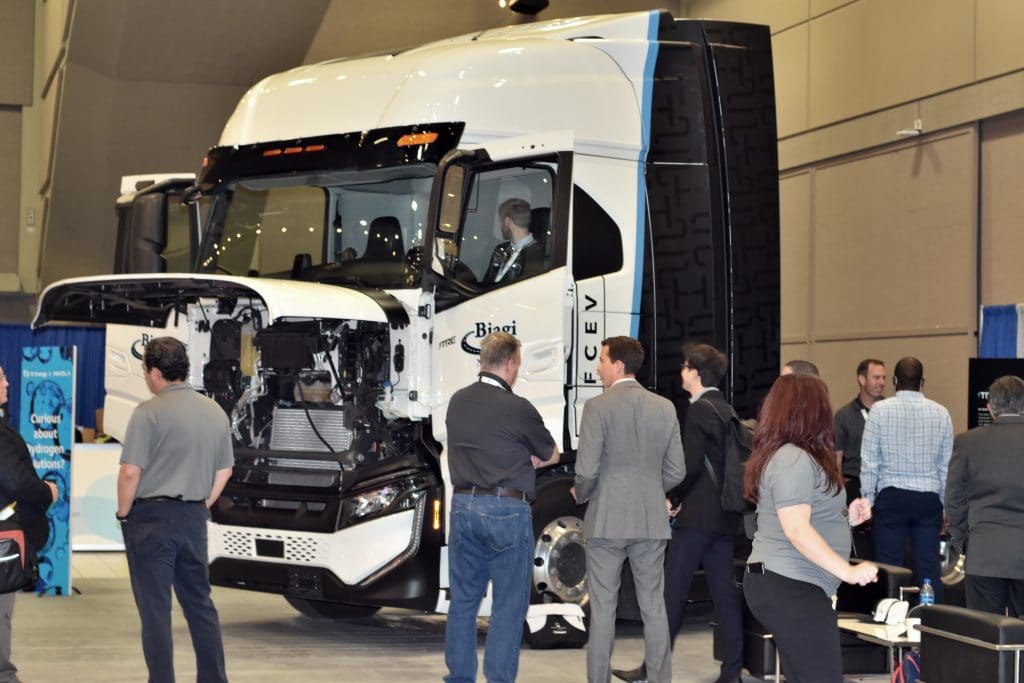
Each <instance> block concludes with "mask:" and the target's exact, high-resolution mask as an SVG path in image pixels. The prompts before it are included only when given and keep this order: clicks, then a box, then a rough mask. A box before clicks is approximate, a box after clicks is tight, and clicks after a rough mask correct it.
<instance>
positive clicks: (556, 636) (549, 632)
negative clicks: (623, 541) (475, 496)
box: [523, 475, 588, 650]
mask: <svg viewBox="0 0 1024 683" xmlns="http://www.w3.org/2000/svg"><path fill="white" fill-rule="evenodd" d="M572 485H573V480H572V478H571V477H568V476H559V475H556V476H550V477H547V478H544V479H541V480H540V481H538V482H537V497H536V500H535V501H534V503H533V535H534V539H535V543H534V560H533V576H532V581H531V589H530V604H533V605H536V604H550V603H575V604H578V605H580V606H581V607H582V608H583V610H584V617H583V624H582V630H580V628H579V624H578V623H574V622H573V619H566V618H565V617H563V616H558V615H550V616H548V617H547V620H546V622H545V623H544V626H543V628H541V629H540V630H538V631H536V632H531V631H530V629H529V627H528V625H526V624H524V627H523V638H524V640H525V641H526V644H527V645H529V646H530V648H532V649H535V650H547V649H551V648H581V647H583V646H584V645H585V644H586V642H587V630H586V629H587V621H588V620H587V609H588V605H587V592H586V569H587V563H586V555H585V552H584V545H583V515H584V512H585V511H586V506H585V505H584V506H581V505H576V501H575V500H574V499H573V497H572V494H570V493H569V489H570V488H572Z"/></svg>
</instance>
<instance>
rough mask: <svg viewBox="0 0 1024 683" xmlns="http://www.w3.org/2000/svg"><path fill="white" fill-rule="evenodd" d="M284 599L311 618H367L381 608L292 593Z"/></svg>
mask: <svg viewBox="0 0 1024 683" xmlns="http://www.w3.org/2000/svg"><path fill="white" fill-rule="evenodd" d="M284 599H285V600H287V601H288V604H289V605H291V606H292V607H294V608H295V609H297V610H298V611H299V613H300V614H302V615H303V616H306V617H310V618H311V619H335V620H344V619H366V618H367V617H372V616H373V615H374V614H376V613H377V611H378V610H379V609H380V607H371V606H369V605H346V604H344V603H340V602H326V601H324V600H308V599H306V598H293V597H291V596H290V595H286V596H284Z"/></svg>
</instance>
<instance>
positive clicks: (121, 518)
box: [114, 510, 131, 524]
mask: <svg viewBox="0 0 1024 683" xmlns="http://www.w3.org/2000/svg"><path fill="white" fill-rule="evenodd" d="M128 514H129V515H130V514H131V513H130V512H129V513H128ZM114 518H115V519H116V520H117V521H118V522H120V523H121V524H124V523H125V522H127V521H128V515H125V516H124V517H122V516H121V515H119V514H117V510H114Z"/></svg>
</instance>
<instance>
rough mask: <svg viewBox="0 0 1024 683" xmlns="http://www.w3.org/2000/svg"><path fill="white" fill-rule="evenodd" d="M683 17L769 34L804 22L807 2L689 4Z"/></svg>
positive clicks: (707, 0) (711, 0)
mask: <svg viewBox="0 0 1024 683" xmlns="http://www.w3.org/2000/svg"><path fill="white" fill-rule="evenodd" d="M689 6H690V7H689V12H688V13H687V16H690V17H694V18H697V17H701V18H705V17H706V18H709V19H727V20H730V21H745V22H748V23H751V24H766V25H768V26H770V27H771V30H772V33H777V32H779V31H782V30H785V29H787V28H789V27H790V26H795V25H796V24H799V23H801V22H804V21H807V19H808V18H809V17H808V15H807V7H808V5H807V0H772V1H771V2H764V0H690V3H689Z"/></svg>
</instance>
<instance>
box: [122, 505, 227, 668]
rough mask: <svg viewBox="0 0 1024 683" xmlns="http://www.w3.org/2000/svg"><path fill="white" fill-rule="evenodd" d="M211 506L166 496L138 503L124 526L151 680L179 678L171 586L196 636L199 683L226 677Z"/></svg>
mask: <svg viewBox="0 0 1024 683" xmlns="http://www.w3.org/2000/svg"><path fill="white" fill-rule="evenodd" d="M206 519H207V512H206V506H205V505H203V504H202V503H185V502H181V501H176V500H160V501H152V502H146V503H138V504H136V506H135V507H133V508H132V511H131V514H129V516H128V521H127V522H126V523H125V524H124V526H123V529H122V531H123V533H124V546H125V554H126V556H127V559H128V573H129V575H130V576H131V581H132V592H133V593H134V594H135V605H136V607H138V610H139V619H140V620H141V621H142V653H143V655H144V656H145V658H146V666H147V668H148V669H149V681H150V683H173V681H174V656H173V648H174V642H173V639H172V637H171V586H173V587H174V593H175V594H176V595H177V596H178V602H179V603H181V609H182V611H183V612H184V613H185V620H186V621H187V622H188V630H189V634H190V635H191V636H192V649H193V650H195V655H196V681H197V682H198V683H226V682H227V680H228V678H227V674H226V673H225V668H224V646H223V644H222V642H221V635H220V620H219V619H218V617H217V609H216V608H215V607H214V606H213V600H211V599H210V573H209V569H208V568H207V566H206Z"/></svg>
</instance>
